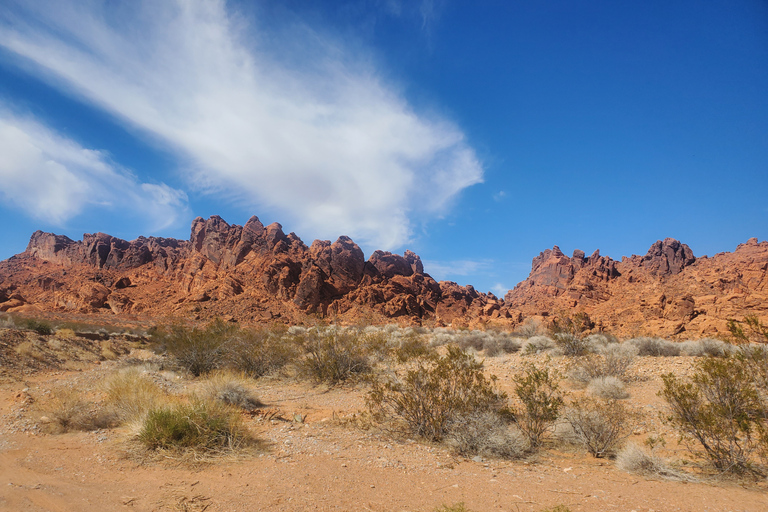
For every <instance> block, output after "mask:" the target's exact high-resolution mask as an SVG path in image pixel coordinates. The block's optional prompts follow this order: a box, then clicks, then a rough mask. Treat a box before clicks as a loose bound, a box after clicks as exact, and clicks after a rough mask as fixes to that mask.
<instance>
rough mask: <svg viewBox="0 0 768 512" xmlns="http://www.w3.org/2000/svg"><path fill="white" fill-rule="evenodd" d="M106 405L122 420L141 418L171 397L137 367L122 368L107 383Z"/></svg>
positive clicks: (105, 386) (105, 387) (105, 389)
mask: <svg viewBox="0 0 768 512" xmlns="http://www.w3.org/2000/svg"><path fill="white" fill-rule="evenodd" d="M104 392H105V393H106V400H105V402H106V406H107V408H108V409H111V410H112V411H114V413H115V415H116V416H117V418H118V419H119V420H120V421H121V422H128V421H135V420H140V419H141V418H142V417H143V416H144V415H145V414H146V413H147V412H149V411H150V410H151V409H154V408H155V407H158V406H159V405H161V404H163V403H166V402H167V401H168V400H169V399H168V397H166V395H165V393H163V391H162V390H161V389H160V387H159V386H158V385H157V384H155V383H154V382H153V381H152V379H151V378H150V377H149V376H148V375H147V374H146V373H145V372H143V371H142V370H140V369H139V368H136V367H131V368H126V369H124V370H120V371H119V372H117V373H116V374H114V375H113V376H112V377H110V378H109V379H108V380H107V381H106V383H105V385H104Z"/></svg>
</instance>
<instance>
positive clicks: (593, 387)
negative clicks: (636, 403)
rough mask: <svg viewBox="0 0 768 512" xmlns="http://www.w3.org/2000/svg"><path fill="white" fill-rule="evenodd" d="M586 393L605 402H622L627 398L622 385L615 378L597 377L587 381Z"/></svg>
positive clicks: (627, 393) (625, 390)
mask: <svg viewBox="0 0 768 512" xmlns="http://www.w3.org/2000/svg"><path fill="white" fill-rule="evenodd" d="M587 392H588V393H589V394H591V395H594V396H596V397H598V398H602V399H605V400H623V399H625V398H629V392H628V391H627V388H626V386H624V383H623V382H622V381H621V380H620V379H617V378H616V377H610V376H609V377H598V378H596V379H592V380H591V381H589V385H587Z"/></svg>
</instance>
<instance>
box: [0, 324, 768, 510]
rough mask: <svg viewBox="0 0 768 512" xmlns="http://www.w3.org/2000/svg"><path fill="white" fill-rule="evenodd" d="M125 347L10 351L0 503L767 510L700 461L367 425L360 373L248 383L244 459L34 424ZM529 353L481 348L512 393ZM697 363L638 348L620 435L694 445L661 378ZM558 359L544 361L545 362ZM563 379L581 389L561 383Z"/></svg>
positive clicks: (767, 498)
mask: <svg viewBox="0 0 768 512" xmlns="http://www.w3.org/2000/svg"><path fill="white" fill-rule="evenodd" d="M2 334H3V333H0V335H2ZM25 336H32V334H25ZM4 339H5V340H6V341H7V340H8V333H7V332H6V333H5V338H4ZM94 343H95V342H94ZM7 346H9V344H8V343H6V348H7ZM125 352H126V353H124V354H122V355H120V356H119V357H117V358H115V359H113V360H105V361H102V360H99V359H101V358H96V357H92V358H90V359H92V360H89V357H85V356H83V354H86V355H87V350H86V351H85V352H82V353H81V354H80V355H79V356H78V357H76V359H77V361H76V362H69V363H68V364H59V365H58V367H56V368H40V367H39V366H40V365H37V364H32V363H30V364H28V365H26V364H25V363H24V361H23V360H21V361H19V360H16V361H11V360H10V359H9V358H10V356H9V355H8V354H9V353H10V352H8V351H7V350H6V352H5V353H4V354H5V356H4V359H3V360H2V364H3V366H4V370H5V371H4V372H3V374H2V376H1V378H0V509H2V510H12V511H44V510H45V511H48V510H50V511H75V510H77V511H91V510H93V511H104V510H136V511H143V510H146V511H154V510H158V511H160V510H185V511H186V510H189V511H194V510H200V511H202V510H207V511H236V510H244V511H251V510H267V511H292V510H296V511H298V510H317V511H326V510H350V511H352V510H354V511H366V510H370V511H432V510H435V508H437V507H440V506H442V505H454V504H457V503H459V502H464V504H465V506H466V508H467V509H468V510H471V511H476V512H479V511H510V512H512V511H515V512H516V511H521V512H522V511H533V512H538V511H542V510H545V509H548V508H552V507H555V506H557V505H563V506H566V507H568V509H569V510H570V511H572V512H577V511H579V512H582V511H583V512H589V511H595V512H597V511H611V510H616V511H627V512H630V511H638V512H640V511H642V512H648V511H656V512H658V511H691V512H694V511H695V512H700V511H733V512H736V511H750V512H760V511H765V510H768V493H766V490H768V486H766V484H765V483H764V482H754V481H734V480H731V481H723V480H719V479H713V478H711V477H707V476H706V475H705V474H703V473H702V472H701V471H698V470H693V472H692V474H695V475H698V477H699V479H700V481H699V482H693V483H691V482H688V483H686V482H679V481H665V480H661V479H656V478H647V477H642V476H638V475H634V474H629V473H626V472H623V471H621V470H619V469H617V468H616V467H615V465H614V462H613V461H612V460H610V459H596V458H593V457H591V456H590V455H588V454H587V453H586V452H585V451H583V450H581V449H579V448H577V447H573V446H569V445H564V444H562V443H554V442H553V443H552V444H551V445H549V446H546V447H545V448H544V449H543V450H542V451H540V452H539V453H538V454H537V455H535V456H532V457H531V458H528V459H525V460H515V461H505V460H494V459H481V458H479V457H476V458H474V459H469V458H464V457H458V456H455V455H454V454H452V453H451V451H450V450H449V449H448V448H446V447H444V446H434V445H429V444H424V443H422V442H419V441H417V440H413V439H408V438H407V437H402V436H394V435H391V434H389V433H387V432H385V431H382V430H381V429H378V428H376V427H375V426H372V425H370V423H369V422H368V421H367V419H366V415H365V413H361V411H364V410H365V392H366V387H365V386H364V385H363V384H356V385H346V386H338V387H333V388H328V387H325V386H316V385H313V384H311V383H307V382H302V381H297V380H295V379H291V378H286V377H281V378H264V379H260V380H258V381H254V383H253V388H254V390H255V392H256V394H257V395H258V396H259V397H260V398H261V400H262V401H263V402H264V403H265V404H266V407H265V408H264V410H263V412H262V413H261V414H257V415H254V416H248V417H247V418H246V421H247V424H248V426H249V428H250V429H251V430H252V431H253V433H254V434H255V435H256V436H257V437H258V438H259V439H261V440H263V442H264V445H263V447H262V448H260V449H259V450H258V451H257V452H254V453H251V454H246V455H244V456H241V457H233V456H229V457H225V458H223V459H220V460H214V461H201V462H194V461H190V460H187V459H185V460H178V459H174V458H171V457H155V458H152V459H150V460H148V459H146V458H141V457H139V456H137V455H136V452H135V450H134V445H135V441H133V440H132V434H131V429H130V428H128V427H121V428H117V429H104V430H97V431H92V432H70V433H65V434H47V433H44V432H45V425H44V424H43V421H41V417H43V416H44V415H45V414H46V412H45V411H46V407H47V400H49V397H50V396H51V393H50V391H51V390H52V389H54V388H61V387H62V386H65V387H68V388H71V389H76V390H83V391H84V392H86V391H87V392H89V393H97V390H98V385H99V383H100V382H102V381H103V380H104V379H105V378H106V377H107V376H108V375H110V374H111V373H113V372H114V371H115V370H116V369H117V368H120V367H123V366H125V365H128V364H141V363H142V361H145V360H153V358H157V356H155V355H154V354H152V353H151V352H149V351H148V350H146V349H142V348H137V347H135V346H134V347H133V348H130V349H126V350H125ZM19 357H20V358H21V357H22V356H19ZM537 357H539V356H524V355H520V354H519V353H518V354H509V355H503V356H499V357H493V358H487V359H485V366H486V370H487V372H488V373H491V374H495V375H497V376H498V378H499V381H498V383H499V385H500V387H501V388H502V389H505V390H507V391H509V392H511V391H512V382H511V379H512V377H513V376H514V375H515V374H516V373H517V372H519V370H520V368H521V367H522V365H523V364H524V363H525V362H526V361H531V360H534V361H535V360H536V358H537ZM693 361H694V359H693V358H690V357H675V358H653V357H640V358H638V359H637V362H636V365H635V368H634V372H635V374H636V375H637V376H638V377H640V378H639V379H638V380H637V381H635V382H633V383H631V384H630V386H629V391H630V393H631V397H630V398H629V399H628V401H627V402H628V404H631V405H632V406H633V407H636V408H638V410H639V411H640V413H641V416H640V417H641V419H640V422H639V423H638V424H637V426H636V428H635V430H634V434H633V436H632V437H631V439H630V441H634V442H636V443H638V444H642V443H643V441H644V440H645V439H646V438H647V437H648V436H649V435H662V434H663V435H664V437H665V438H666V439H667V446H666V447H665V448H664V450H663V455H664V456H665V457H666V458H668V459H670V460H673V461H681V460H683V461H684V460H689V459H691V455H690V454H689V453H688V452H687V451H686V450H685V449H684V447H682V446H679V445H678V444H677V442H676V439H677V438H676V435H675V434H674V433H673V431H672V430H671V429H670V428H669V427H667V426H666V425H664V424H663V423H662V421H661V419H660V412H662V411H663V408H664V403H663V401H662V400H661V398H659V397H658V396H656V392H657V391H658V390H659V389H660V386H661V380H660V378H659V376H660V375H661V374H662V373H664V372H668V371H673V372H675V373H677V374H679V375H684V374H687V373H689V372H690V369H691V365H692V363H693ZM565 363H566V361H565V358H553V359H552V360H551V362H550V363H549V364H551V365H553V366H556V367H557V366H560V367H563V366H564V365H565ZM162 375H163V378H164V379H166V380H167V385H168V386H169V387H174V388H177V389H181V390H183V389H185V388H191V387H194V386H195V385H196V383H195V382H194V380H192V379H188V378H186V377H182V376H180V375H176V374H173V373H171V372H163V373H162ZM565 389H566V390H567V391H568V392H569V393H571V394H574V395H577V394H579V393H581V391H580V390H578V389H576V388H575V387H572V386H570V385H569V384H567V383H566V384H565ZM94 396H96V395H95V394H94ZM95 399H96V398H94V400H95Z"/></svg>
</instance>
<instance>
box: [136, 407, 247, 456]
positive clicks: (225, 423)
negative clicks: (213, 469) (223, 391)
mask: <svg viewBox="0 0 768 512" xmlns="http://www.w3.org/2000/svg"><path fill="white" fill-rule="evenodd" d="M138 439H139V441H140V442H141V443H142V444H144V446H146V447H147V448H149V449H151V450H157V449H166V450H192V451H200V452H220V451H226V450H233V449H237V448H239V447H241V446H243V445H244V444H245V443H246V442H247V441H248V440H249V439H250V436H249V434H248V431H247V429H246V428H245V426H244V425H243V422H242V418H241V416H240V415H239V414H238V413H237V412H236V411H235V410H234V409H232V408H231V407H229V406H227V405H224V404H220V403H216V402H211V401H202V400H195V401H193V402H192V403H189V404H176V405H171V406H166V407H161V408H158V409H153V410H151V411H149V413H148V414H147V416H146V418H145V420H144V423H143V425H142V428H141V430H140V432H139V435H138Z"/></svg>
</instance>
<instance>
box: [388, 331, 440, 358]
mask: <svg viewBox="0 0 768 512" xmlns="http://www.w3.org/2000/svg"><path fill="white" fill-rule="evenodd" d="M434 351H435V349H434V348H433V347H431V346H429V344H428V343H427V342H426V341H425V340H424V339H423V338H422V337H421V336H408V337H406V338H403V339H401V340H400V342H399V344H398V346H397V347H395V348H394V349H393V351H392V352H393V354H394V356H395V358H396V359H397V360H398V361H400V362H401V363H404V362H406V361H409V360H411V359H416V358H419V357H427V356H429V355H430V354H433V353H434Z"/></svg>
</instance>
